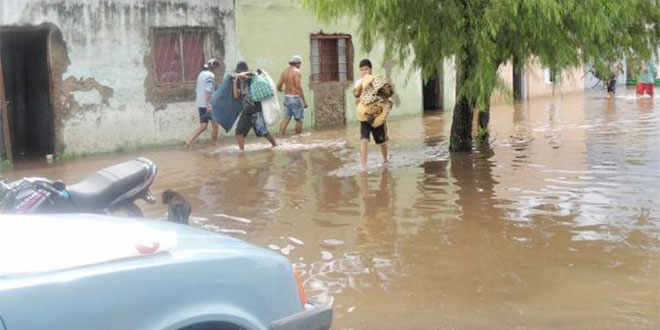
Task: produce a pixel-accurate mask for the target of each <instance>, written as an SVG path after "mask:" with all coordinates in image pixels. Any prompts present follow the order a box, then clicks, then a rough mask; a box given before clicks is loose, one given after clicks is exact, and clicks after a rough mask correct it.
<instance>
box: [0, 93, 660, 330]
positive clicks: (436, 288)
mask: <svg viewBox="0 0 660 330" xmlns="http://www.w3.org/2000/svg"><path fill="white" fill-rule="evenodd" d="M628 93H629V92H628ZM623 94H625V92H624V93H623ZM449 118H450V117H449V114H443V113H437V114H432V115H427V116H425V117H423V118H422V117H416V118H407V119H400V120H396V121H393V122H391V123H390V135H391V136H390V137H391V154H392V161H391V164H390V165H389V166H388V167H387V168H383V167H381V165H380V158H379V157H380V155H379V153H378V150H377V149H376V148H374V147H373V145H372V147H371V149H370V151H371V154H370V160H369V162H370V166H371V167H372V170H371V171H370V172H369V173H368V174H366V175H363V174H360V172H359V171H358V168H359V163H358V143H359V141H358V139H357V131H358V130H357V128H356V127H348V128H346V129H339V130H330V131H323V132H314V133H311V134H310V133H306V134H304V135H303V136H300V137H296V138H288V139H279V142H280V143H281V146H280V147H278V148H276V149H274V150H270V149H269V148H268V145H267V142H266V141H265V140H256V139H252V140H250V141H249V146H248V151H247V152H245V153H244V154H240V153H239V152H238V151H237V149H236V147H235V146H234V145H233V144H232V142H233V140H232V139H226V140H225V141H224V142H223V143H222V144H221V145H220V146H216V147H201V148H199V149H197V150H195V151H193V152H187V151H184V150H183V149H177V148H173V149H167V150H159V151H152V152H142V153H140V154H139V155H143V156H146V157H149V158H151V159H152V160H154V161H155V162H156V163H157V164H158V166H159V167H160V172H159V176H158V179H157V182H156V184H155V186H154V191H155V192H156V193H159V192H161V191H163V190H164V189H167V188H174V189H176V190H178V191H179V192H181V193H183V194H184V195H185V196H186V197H187V198H188V199H189V200H190V201H191V203H192V205H193V215H194V219H193V222H194V225H196V226H200V227H204V228H207V229H209V230H212V231H218V232H223V233H226V234H229V235H232V236H235V237H239V238H242V239H245V240H248V241H250V242H253V243H255V244H258V245H261V246H263V247H266V248H270V249H273V250H277V251H279V252H280V253H282V254H284V255H286V256H287V257H288V258H289V259H290V260H291V261H292V262H293V263H294V264H295V267H296V268H298V270H299V271H300V273H301V274H302V276H303V278H304V280H305V286H306V290H307V293H308V296H310V297H312V298H313V299H315V300H317V301H325V302H329V303H332V304H333V306H334V308H335V319H334V327H333V328H334V329H484V328H488V329H624V328H625V329H658V328H660V240H659V238H660V149H658V148H659V147H658V146H659V145H660V99H655V100H651V99H642V100H637V99H635V98H633V97H629V96H626V95H622V96H621V97H619V98H617V99H616V100H606V99H603V98H601V97H599V95H595V94H588V95H576V96H564V97H558V98H554V99H543V100H537V101H534V102H531V103H529V104H525V105H522V106H518V107H512V106H500V107H495V108H494V109H493V110H492V114H491V124H492V128H493V129H492V135H493V136H492V139H491V147H490V148H477V150H476V152H475V153H473V154H472V155H454V156H452V157H450V156H449V155H448V153H447V152H446V150H447V143H448V142H447V141H448V139H447V132H448V130H449V125H450V120H449ZM191 129H192V128H191ZM137 155H138V154H132V155H120V156H112V157H96V158H91V159H86V160H82V161H76V162H70V163H66V164H56V165H51V166H43V165H42V166H38V167H31V166H28V168H24V169H21V170H15V171H12V172H10V173H5V175H6V176H9V177H12V178H16V177H20V176H24V175H43V176H48V177H58V178H62V179H64V180H65V181H67V182H75V181H76V180H79V179H81V178H83V177H84V176H85V175H86V174H88V173H91V172H92V171H93V170H95V169H97V168H101V167H104V166H108V165H111V164H114V163H115V162H118V161H121V160H126V159H130V158H133V157H135V156H137ZM144 209H145V211H146V213H147V215H149V216H151V217H163V216H164V215H165V213H166V208H165V207H164V206H162V205H156V206H145V207H144Z"/></svg>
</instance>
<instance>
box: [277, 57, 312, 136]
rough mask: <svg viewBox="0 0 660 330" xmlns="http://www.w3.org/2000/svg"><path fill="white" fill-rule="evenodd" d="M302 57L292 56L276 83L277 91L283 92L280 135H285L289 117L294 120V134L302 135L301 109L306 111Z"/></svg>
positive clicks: (302, 115) (302, 114)
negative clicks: (283, 109)
mask: <svg viewBox="0 0 660 330" xmlns="http://www.w3.org/2000/svg"><path fill="white" fill-rule="evenodd" d="M301 64H302V57H300V56H298V55H294V56H293V57H292V58H291V61H289V66H288V67H287V68H286V69H284V72H282V75H280V81H278V82H277V90H278V91H280V92H282V91H284V107H285V108H286V114H285V116H284V117H285V118H284V120H283V121H282V124H281V125H280V135H282V136H283V135H285V134H286V127H287V126H289V121H291V117H293V118H295V119H296V134H300V133H302V127H303V123H302V121H303V118H304V113H303V109H307V102H305V94H303V89H302V83H301V81H300V80H301V79H300V77H301V75H302V74H301V73H300V65H301Z"/></svg>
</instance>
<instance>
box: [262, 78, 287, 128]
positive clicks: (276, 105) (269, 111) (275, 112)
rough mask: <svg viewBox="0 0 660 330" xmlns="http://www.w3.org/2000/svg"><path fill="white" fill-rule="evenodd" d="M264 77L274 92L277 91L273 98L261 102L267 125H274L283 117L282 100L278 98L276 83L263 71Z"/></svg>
mask: <svg viewBox="0 0 660 330" xmlns="http://www.w3.org/2000/svg"><path fill="white" fill-rule="evenodd" d="M262 75H263V76H264V77H265V78H266V80H267V81H268V84H269V85H270V87H271V88H272V89H273V91H275V93H274V95H273V96H271V97H269V98H266V99H263V100H262V101H261V111H262V112H263V115H264V120H265V121H266V125H273V124H275V123H276V122H277V121H279V120H280V118H281V117H282V109H281V108H280V100H279V98H278V97H277V89H276V88H275V82H274V81H273V79H271V78H270V76H269V75H268V73H267V72H266V71H263V70H262Z"/></svg>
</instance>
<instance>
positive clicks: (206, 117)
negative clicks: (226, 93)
mask: <svg viewBox="0 0 660 330" xmlns="http://www.w3.org/2000/svg"><path fill="white" fill-rule="evenodd" d="M197 110H199V123H200V124H206V123H208V122H209V121H211V111H208V110H206V108H197Z"/></svg>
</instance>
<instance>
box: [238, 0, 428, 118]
mask: <svg viewBox="0 0 660 330" xmlns="http://www.w3.org/2000/svg"><path fill="white" fill-rule="evenodd" d="M236 6H237V8H236V12H237V14H236V15H237V16H236V17H237V18H236V22H237V35H238V38H237V44H238V49H239V55H238V57H240V58H241V59H242V60H245V61H246V62H247V63H248V65H250V67H251V68H253V67H259V68H262V69H265V70H266V71H267V72H269V74H270V75H271V76H272V78H273V79H274V80H277V79H278V78H279V75H280V73H281V72H282V70H283V69H284V68H286V66H287V65H288V64H287V63H288V61H289V59H290V58H291V56H292V55H294V54H297V55H301V56H302V57H303V65H302V72H303V74H302V78H303V80H302V81H303V87H304V93H305V96H306V99H307V103H308V104H309V108H308V109H307V110H305V127H307V128H309V127H312V126H314V123H315V119H316V118H315V116H316V113H315V109H319V108H321V107H324V106H326V105H328V107H331V108H332V107H334V108H336V104H337V103H339V104H343V105H344V107H345V116H346V121H347V122H348V123H351V122H356V121H357V120H356V119H355V105H354V103H353V102H354V101H353V100H354V97H353V96H352V93H351V89H352V82H348V83H346V84H345V86H343V89H344V95H343V97H328V95H327V94H328V93H326V92H327V91H328V90H330V89H336V88H337V86H335V85H336V84H329V85H323V84H321V85H317V86H312V85H311V84H310V73H311V60H310V59H311V41H310V36H311V34H314V33H319V32H320V31H322V32H323V33H327V34H333V33H344V34H350V35H351V36H352V41H353V47H354V50H355V53H354V56H353V59H354V60H353V63H352V66H353V72H354V78H355V79H358V78H359V70H358V63H359V62H360V60H361V59H362V58H369V59H370V60H371V62H372V64H373V66H374V72H375V73H377V74H385V75H388V76H389V77H390V78H391V80H392V81H393V83H394V85H395V89H396V94H397V95H396V96H397V97H396V98H395V103H396V106H395V109H394V111H393V112H392V113H391V116H392V117H396V116H401V115H413V114H421V113H422V79H421V73H420V72H419V71H418V70H412V71H408V68H403V69H401V68H398V67H393V66H391V65H388V63H384V47H383V45H382V44H377V45H376V46H375V47H374V49H373V50H372V51H371V52H366V51H364V50H363V49H362V48H361V42H360V39H359V37H358V29H359V26H358V24H357V23H358V22H357V21H356V20H350V19H346V20H342V21H340V22H337V23H335V24H324V23H322V22H320V21H319V20H317V19H316V18H315V17H314V16H313V15H312V13H311V12H309V11H306V10H304V9H303V8H301V6H300V4H299V3H298V2H295V1H290V0H269V1H262V0H241V1H238V2H237V4H236ZM408 67H411V66H408ZM315 94H319V96H321V97H318V98H317V97H315ZM320 94H322V95H320ZM280 97H281V96H280ZM315 99H318V100H322V102H324V103H328V104H315V103H314V102H315ZM290 128H291V127H290Z"/></svg>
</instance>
